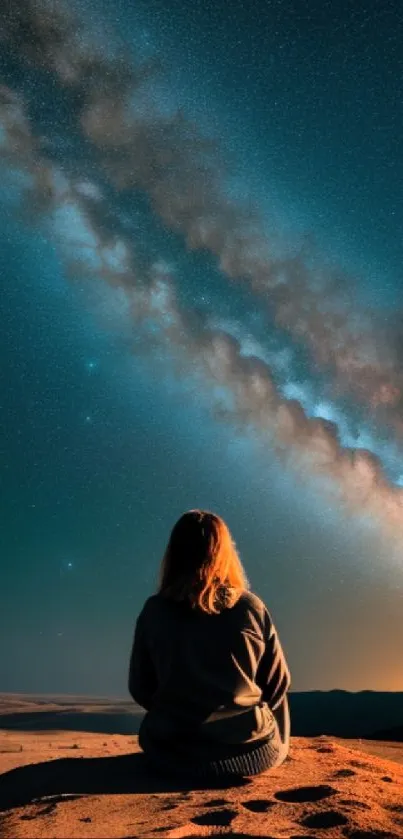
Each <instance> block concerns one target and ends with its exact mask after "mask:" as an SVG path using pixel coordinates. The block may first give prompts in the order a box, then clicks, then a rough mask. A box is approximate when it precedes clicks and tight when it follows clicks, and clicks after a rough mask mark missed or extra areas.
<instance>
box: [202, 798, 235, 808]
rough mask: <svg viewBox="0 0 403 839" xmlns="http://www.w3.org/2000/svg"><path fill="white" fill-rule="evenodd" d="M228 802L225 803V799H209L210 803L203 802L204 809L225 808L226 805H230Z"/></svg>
mask: <svg viewBox="0 0 403 839" xmlns="http://www.w3.org/2000/svg"><path fill="white" fill-rule="evenodd" d="M230 803H231V802H230V801H227V799H226V798H211V800H210V801H205V803H204V806H205V807H225V805H226V804H230Z"/></svg>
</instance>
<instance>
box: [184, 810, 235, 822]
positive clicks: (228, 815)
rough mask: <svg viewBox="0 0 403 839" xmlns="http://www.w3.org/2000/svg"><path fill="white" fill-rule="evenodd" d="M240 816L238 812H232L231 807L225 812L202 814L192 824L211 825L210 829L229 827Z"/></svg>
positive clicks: (214, 811) (192, 820) (217, 811)
mask: <svg viewBox="0 0 403 839" xmlns="http://www.w3.org/2000/svg"><path fill="white" fill-rule="evenodd" d="M237 815H238V811H237V810H230V809H229V807H227V808H225V809H223V810H213V811H212V812H210V813H202V815H201V816H195V817H194V819H191V820H190V821H191V822H192V824H199V825H209V826H210V827H228V826H229V825H230V824H231V822H233V821H234V819H235V817H236V816H237Z"/></svg>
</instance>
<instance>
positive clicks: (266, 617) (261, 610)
mask: <svg viewBox="0 0 403 839" xmlns="http://www.w3.org/2000/svg"><path fill="white" fill-rule="evenodd" d="M238 604H239V608H240V609H241V610H242V611H244V613H247V614H249V615H253V616H254V618H256V619H257V620H258V621H259V622H260V623H262V624H263V625H266V624H267V622H268V621H269V622H270V621H271V617H270V613H269V611H268V609H267V606H266V604H265V603H264V602H263V600H262V599H261V597H259V596H258V595H257V594H255V592H253V591H249V590H245V591H243V592H242V594H241V596H240V598H239V600H238Z"/></svg>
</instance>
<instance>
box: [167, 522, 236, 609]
mask: <svg viewBox="0 0 403 839" xmlns="http://www.w3.org/2000/svg"><path fill="white" fill-rule="evenodd" d="M248 588H249V583H248V580H247V577H246V574H245V571H244V569H243V566H242V563H241V560H240V558H239V556H238V553H237V550H236V546H235V543H234V541H233V539H232V537H231V534H230V532H229V530H228V527H227V525H226V524H225V522H224V521H223V519H222V518H220V516H216V515H215V514H214V513H210V512H208V511H207V510H189V512H187V513H184V514H183V516H181V517H180V519H178V521H177V522H176V524H175V526H174V528H173V530H172V532H171V535H170V537H169V541H168V545H167V548H166V551H165V554H164V557H163V560H162V564H161V571H160V583H159V589H158V590H159V592H160V593H161V594H162V595H163V596H164V597H167V598H170V599H172V600H187V601H188V602H189V603H190V605H191V606H193V607H194V608H198V609H201V610H202V611H204V612H208V613H210V614H212V613H217V612H220V611H221V609H223V608H230V607H231V606H234V604H235V603H236V602H237V600H238V599H239V597H240V595H241V593H242V591H245V589H248Z"/></svg>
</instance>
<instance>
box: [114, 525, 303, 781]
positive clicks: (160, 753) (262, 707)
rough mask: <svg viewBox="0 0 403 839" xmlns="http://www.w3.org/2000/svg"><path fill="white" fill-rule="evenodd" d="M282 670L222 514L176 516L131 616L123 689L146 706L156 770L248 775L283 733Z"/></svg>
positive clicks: (145, 730) (270, 755)
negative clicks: (147, 589)
mask: <svg viewBox="0 0 403 839" xmlns="http://www.w3.org/2000/svg"><path fill="white" fill-rule="evenodd" d="M290 683H291V679H290V672H289V669H288V666H287V663H286V660H285V656H284V653H283V650H282V647H281V644H280V641H279V637H278V634H277V631H276V629H275V626H274V623H273V621H272V618H271V616H270V613H269V611H268V609H267V608H266V606H265V604H264V603H263V601H262V600H261V599H260V598H259V597H258V596H257V595H256V594H254V593H253V592H252V591H250V588H249V583H248V580H247V577H246V573H245V570H244V568H243V566H242V563H241V560H240V558H239V556H238V553H237V549H236V546H235V543H234V541H233V539H232V536H231V533H230V531H229V529H228V527H227V525H226V524H225V522H224V521H223V519H222V518H221V517H220V516H218V515H215V514H214V513H211V512H208V511H206V510H189V511H188V512H186V513H184V514H183V515H182V516H181V518H180V519H179V520H178V521H177V522H176V524H175V526H174V528H173V530H172V532H171V535H170V538H169V541H168V545H167V548H166V551H165V555H164V557H163V560H162V564H161V569H160V580H159V588H158V592H157V593H156V594H153V595H152V596H151V597H149V598H148V599H147V600H146V602H145V604H144V606H143V608H142V610H141V613H140V615H139V617H138V619H137V622H136V626H135V632H134V640H133V646H132V651H131V656H130V666H129V691H130V694H131V696H132V697H133V699H134V701H135V702H136V703H137V704H139V705H141V706H142V707H143V708H145V709H146V712H147V713H146V714H145V716H144V718H143V720H142V723H141V726H140V730H139V744H140V747H141V748H142V750H143V752H144V753H145V756H146V758H147V761H148V762H149V764H150V765H151V766H152V767H153V768H154V769H157V770H159V771H160V772H161V771H162V772H164V773H168V774H172V773H175V774H185V775H186V776H189V775H195V776H198V777H200V776H203V777H217V776H223V775H225V776H227V775H229V776H234V775H235V776H236V775H238V776H242V775H245V776H250V775H256V774H259V773H261V772H263V771H265V770H267V769H270V768H274V767H277V766H279V765H280V764H281V763H282V762H283V761H284V760H285V758H286V756H287V754H288V750H289V742H290V714H289V706H288V699H287V691H288V689H289V687H290Z"/></svg>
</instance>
